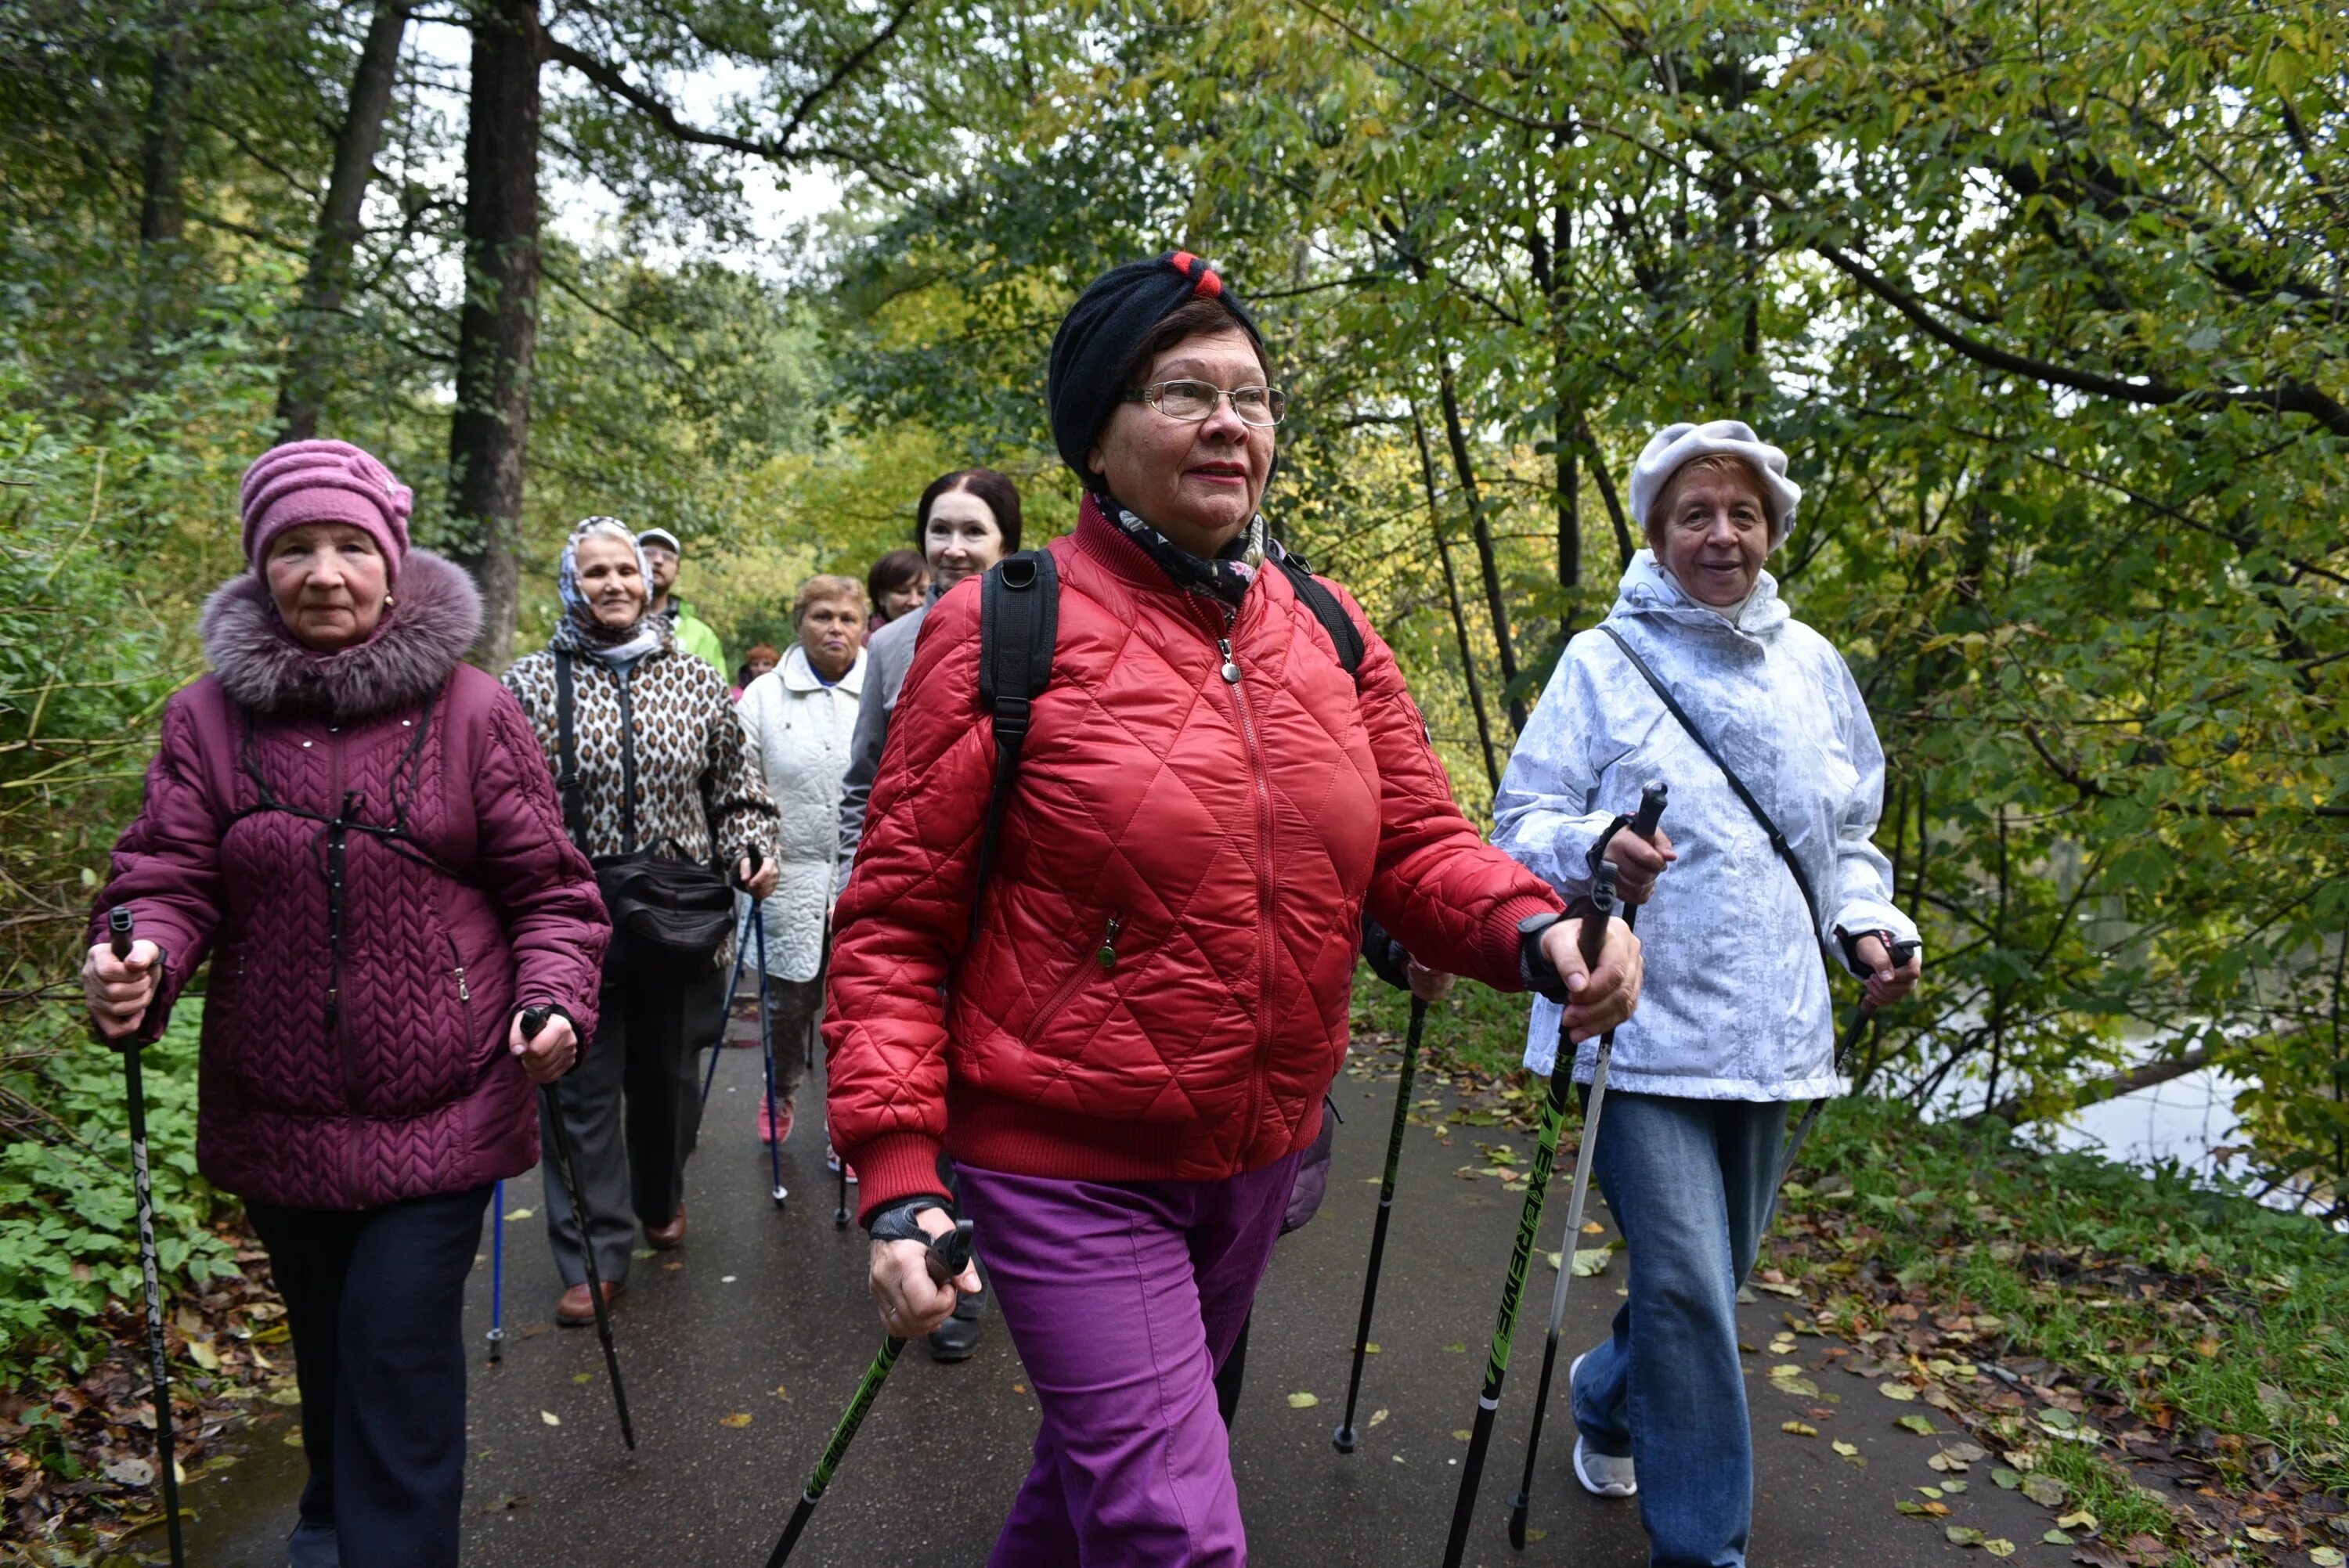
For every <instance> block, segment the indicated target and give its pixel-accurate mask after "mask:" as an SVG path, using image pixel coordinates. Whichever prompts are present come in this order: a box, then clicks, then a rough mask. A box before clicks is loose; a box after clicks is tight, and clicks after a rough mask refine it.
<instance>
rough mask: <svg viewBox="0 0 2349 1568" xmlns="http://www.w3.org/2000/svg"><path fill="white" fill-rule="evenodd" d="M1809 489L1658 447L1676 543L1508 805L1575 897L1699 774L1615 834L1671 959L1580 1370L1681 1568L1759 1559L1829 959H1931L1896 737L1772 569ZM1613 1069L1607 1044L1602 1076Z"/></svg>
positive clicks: (1643, 509) (1571, 666)
mask: <svg viewBox="0 0 2349 1568" xmlns="http://www.w3.org/2000/svg"><path fill="white" fill-rule="evenodd" d="M1802 494H1803V492H1802V490H1801V489H1800V488H1799V487H1798V486H1796V485H1795V483H1794V482H1793V481H1792V480H1789V479H1787V477H1786V454H1785V453H1784V452H1783V451H1780V450H1779V449H1777V448H1776V447H1774V446H1771V445H1769V444H1768V443H1766V442H1764V441H1763V440H1761V439H1759V438H1757V437H1756V436H1755V435H1754V432H1753V430H1751V429H1750V428H1747V427H1746V426H1744V425H1743V424H1740V423H1738V422H1736V421H1735V420H1731V419H1723V420H1716V421H1714V422H1713V423H1710V424H1704V425H1686V424H1682V425H1673V426H1671V427H1669V428H1666V429H1664V430H1662V431H1661V432H1659V433H1658V434H1657V436H1656V437H1655V438H1654V439H1652V440H1651V441H1650V442H1649V443H1648V446H1647V449H1646V450H1645V451H1643V452H1642V453H1641V454H1640V461H1639V465H1638V467H1637V468H1636V469H1633V471H1632V476H1631V514H1632V516H1633V518H1634V519H1635V520H1636V521H1638V522H1639V523H1640V526H1641V527H1642V528H1643V529H1644V530H1645V531H1646V533H1647V539H1648V546H1649V547H1648V548H1647V549H1645V550H1642V551H1640V552H1639V554H1637V555H1636V556H1634V557H1633V558H1632V561H1631V564H1630V567H1629V568H1628V569H1627V570H1626V571H1625V572H1624V573H1623V582H1622V586H1621V589H1620V591H1619V596H1618V598H1617V599H1616V601H1615V608H1614V610H1613V612H1612V613H1611V614H1609V616H1608V617H1607V619H1606V620H1605V621H1604V622H1603V623H1602V624H1600V625H1599V627H1598V628H1597V629H1595V630H1592V631H1589V632H1586V633H1584V634H1582V635H1581V636H1578V637H1577V638H1575V639H1574V641H1573V642H1572V643H1571V644H1569V645H1568V647H1567V650H1566V656H1565V657H1564V658H1562V659H1561V660H1559V661H1558V666H1557V674H1556V675H1554V676H1551V677H1550V682H1549V686H1548V689H1547V690H1546V691H1545V692H1544V693H1543V694H1542V699H1541V704H1540V707H1538V708H1537V709H1536V711H1535V713H1534V716H1533V719H1532V722H1530V723H1529V724H1528V725H1526V731H1525V734H1524V736H1523V737H1522V738H1520V739H1519V741H1518V743H1517V749H1516V754H1515V755H1514V756H1512V757H1511V758H1509V770H1508V773H1507V775H1506V777H1505V778H1504V779H1502V781H1501V792H1500V795H1499V797H1498V799H1496V800H1495V803H1494V818H1495V830H1494V835H1493V836H1494V841H1495V842H1496V843H1498V844H1499V845H1501V847H1502V848H1504V849H1506V850H1507V851H1509V852H1510V853H1511V854H1512V855H1514V856H1516V858H1517V859H1518V860H1519V861H1522V862H1524V863H1525V865H1526V866H1527V867H1528V868H1529V869H1531V870H1533V871H1535V872H1538V873H1540V874H1541V876H1543V877H1544V878H1545V879H1546V880H1547V881H1548V882H1549V883H1550V885H1551V886H1552V887H1554V888H1556V889H1557V892H1559V893H1560V894H1562V895H1564V896H1565V897H1567V898H1568V899H1569V900H1571V899H1573V898H1575V897H1578V896H1579V895H1582V894H1585V893H1588V891H1589V889H1590V882H1591V876H1592V872H1593V868H1592V866H1591V864H1590V856H1591V852H1592V850H1593V848H1594V846H1595V845H1597V844H1598V843H1599V840H1600V837H1601V835H1602V834H1604V833H1605V832H1606V830H1607V829H1608V827H1609V824H1610V823H1612V822H1613V821H1615V820H1617V817H1618V815H1619V814H1629V813H1630V812H1632V811H1635V810H1637V809H1638V805H1639V799H1640V787H1641V786H1642V785H1643V784H1644V783H1645V782H1646V781H1647V780H1649V779H1663V780H1664V781H1665V782H1666V783H1668V784H1670V785H1671V806H1670V808H1669V809H1668V810H1666V812H1665V814H1664V823H1663V829H1662V830H1661V831H1660V832H1659V833H1658V834H1657V835H1656V838H1655V840H1654V841H1652V842H1651V841H1644V840H1640V839H1638V838H1635V837H1633V836H1632V835H1631V834H1630V833H1629V832H1621V833H1617V834H1616V835H1615V836H1614V837H1613V838H1611V839H1610V840H1609V841H1608V847H1607V849H1606V850H1605V851H1604V854H1603V856H1602V858H1604V859H1606V860H1608V861H1612V862H1614V864H1615V866H1616V870H1617V874H1618V877H1619V882H1620V885H1621V887H1622V890H1623V893H1624V896H1625V897H1626V898H1627V899H1628V900H1630V902H1632V903H1640V904H1642V906H1643V907H1642V908H1641V910H1640V942H1641V943H1642V944H1643V945H1644V951H1645V953H1646V956H1647V964H1648V988H1647V993H1646V995H1644V996H1643V997H1642V999H1641V1001H1640V1011H1639V1013H1638V1014H1637V1016H1634V1017H1632V1018H1631V1019H1630V1021H1629V1022H1627V1023H1625V1024H1624V1025H1623V1026H1621V1027H1620V1028H1619V1030H1618V1031H1617V1036H1616V1046H1615V1056H1614V1059H1613V1063H1612V1066H1611V1068H1610V1071H1609V1081H1608V1095H1607V1102H1606V1109H1605V1111H1604V1113H1603V1115H1602V1117H1601V1120H1600V1125H1599V1141H1598V1145H1597V1148H1596V1149H1595V1150H1594V1151H1593V1164H1594V1166H1595V1169H1596V1172H1597V1175H1598V1177H1599V1185H1600V1188H1601V1190H1602V1191H1605V1193H1606V1194H1607V1202H1608V1206H1609V1209H1611V1210H1612V1211H1613V1212H1614V1215H1615V1219H1616V1222H1617V1223H1618V1224H1619V1225H1620V1226H1621V1227H1622V1230H1623V1237H1624V1240H1625V1242H1626V1243H1628V1244H1629V1247H1630V1295H1629V1298H1628V1299H1627V1300H1626V1301H1625V1303H1624V1305H1623V1306H1622V1307H1621V1308H1620V1309H1619V1311H1618V1312H1617V1314H1616V1316H1615V1324H1614V1331H1613V1333H1612V1334H1611V1336H1609V1338H1608V1339H1606V1340H1605V1341H1603V1342H1601V1343H1600V1344H1599V1346H1597V1347H1595V1348H1594V1349H1592V1350H1591V1351H1590V1352H1588V1354H1587V1355H1584V1356H1581V1357H1577V1358H1576V1360H1575V1362H1574V1365H1573V1369H1572V1370H1571V1371H1570V1372H1569V1374H1568V1382H1569V1384H1570V1386H1571V1388H1572V1403H1573V1408H1574V1419H1575V1427H1576V1440H1575V1446H1574V1470H1575V1475H1576V1477H1577V1478H1578V1480H1581V1482H1582V1484H1583V1485H1584V1486H1585V1487H1586V1488H1588V1490H1589V1491H1592V1492H1595V1493H1597V1494H1598V1495H1599V1496H1601V1497H1630V1496H1631V1495H1632V1494H1633V1493H1634V1492H1637V1493H1638V1494H1639V1496H1640V1516H1641V1520H1642V1522H1644V1523H1645V1524H1646V1525H1647V1527H1648V1537H1649V1547H1650V1553H1651V1557H1650V1561H1651V1563H1654V1564H1657V1565H1660V1568H1662V1565H1669V1568H1743V1564H1744V1562H1745V1545H1746V1534H1747V1530H1748V1527H1749V1524H1750V1522H1751V1520H1752V1513H1753V1504H1752V1499H1753V1480H1754V1463H1753V1451H1752V1446H1751V1443H1750V1440H1749V1435H1748V1434H1749V1428H1748V1426H1747V1419H1746V1409H1745V1388H1744V1368H1743V1367H1741V1366H1740V1364H1739V1361H1738V1350H1737V1324H1736V1318H1735V1302H1736V1296H1737V1288H1738V1285H1739V1284H1740V1283H1741V1282H1742V1281H1743V1280H1744V1275H1745V1273H1746V1271H1747V1270H1748V1269H1750V1268H1751V1267H1752V1266H1753V1264H1754V1251H1755V1248H1756V1247H1757V1245H1758V1244H1759V1243H1760V1240H1761V1234H1762V1228H1763V1227H1764V1225H1765V1224H1767V1223H1768V1222H1769V1216H1770V1206H1771V1200H1772V1197H1773V1196H1774V1194H1775V1191H1776V1190H1777V1182H1778V1175H1779V1171H1778V1164H1779V1158H1780V1156H1779V1140H1780V1138H1781V1136H1782V1131H1783V1129H1784V1127H1785V1117H1786V1108H1787V1105H1788V1103H1789V1102H1790V1101H1793V1100H1796V1099H1816V1098H1818V1097H1821V1096H1825V1095H1831V1094H1834V1093H1836V1092H1837V1090H1838V1088H1840V1080H1839V1079H1838V1078H1837V1072H1836V1064H1835V1061H1834V1049H1835V1047H1834V1025H1835V1020H1834V1016H1833V1003H1832V998H1831V997H1830V995H1829V994H1828V991H1827V977H1826V970H1825V966H1824V965H1822V963H1821V961H1820V958H1821V954H1822V952H1823V951H1826V952H1832V953H1834V954H1835V955H1836V957H1837V960H1839V961H1840V962H1842V963H1843V964H1845V965H1847V966H1848V967H1849V968H1850V969H1851V970H1852V971H1853V972H1854V973H1855V974H1857V975H1860V976H1862V977H1863V978H1864V980H1865V982H1866V985H1867V991H1868V1000H1869V1001H1870V1002H1872V1003H1875V1004H1877V1005H1878V1006H1882V1005H1884V1004H1886V1003H1889V1002H1892V1001H1895V1000H1898V999H1899V997H1901V996H1903V995H1907V994H1908V992H1909V988H1910V987H1911V986H1912V985H1915V984H1916V980H1917V975H1918V959H1917V958H1916V957H1914V956H1911V957H1910V958H1909V959H1908V960H1907V961H1906V962H1905V963H1902V964H1900V965H1897V966H1896V965H1894V964H1893V963H1892V962H1891V959H1890V956H1889V949H1890V948H1891V946H1892V945H1893V944H1895V943H1897V942H1906V941H1911V940H1914V938H1915V937H1916V935H1917V928H1916V926H1915V925H1914V924H1913V923H1910V921H1909V917H1908V916H1907V915H1905V914H1903V913H1901V912H1900V911H1899V909H1897V908H1896V907H1894V905H1893V903H1892V892H1891V888H1890V886H1889V881H1890V874H1889V873H1890V871H1891V867H1890V866H1889V863H1888V862H1887V861H1886V860H1885V858H1884V857H1883V856H1882V855H1881V854H1878V852H1877V850H1876V846H1875V845H1874V844H1873V843H1872V842H1871V841H1870V838H1871V835H1872V834H1873V833H1874V832H1875V830H1876V822H1877V818H1878V814H1879V812H1880V811H1881V810H1882V805H1883V794H1884V753H1883V751H1882V749H1881V748H1879V747H1878V744H1877V739H1876V730H1875V728H1874V727H1873V726H1872V725H1871V724H1870V722H1869V720H1868V708H1867V705H1866V704H1865V703H1864V702H1863V701H1862V700H1861V698H1860V694H1859V687H1858V686H1857V685H1856V684H1855V683H1854V682H1853V680H1852V678H1851V672H1850V671H1849V670H1848V669H1847V668H1846V667H1845V665H1844V662H1843V656H1842V655H1840V654H1838V653H1837V651H1836V649H1835V646H1834V645H1833V644H1831V643H1829V642H1828V641H1827V640H1826V638H1825V637H1823V636H1821V635H1819V634H1818V633H1816V632H1815V631H1813V630H1812V629H1811V628H1810V627H1808V626H1806V625H1804V624H1802V623H1801V622H1800V621H1797V620H1795V618H1794V616H1793V615H1792V614H1789V613H1788V611H1787V609H1786V606H1785V603H1784V602H1783V601H1782V600H1780V599H1779V597H1778V585H1777V583H1776V582H1775V580H1774V579H1773V578H1772V577H1771V575H1770V574H1769V573H1767V572H1764V570H1763V569H1762V563H1763V562H1764V560H1765V559H1766V558H1767V557H1768V555H1769V554H1770V552H1772V551H1774V550H1775V549H1776V548H1777V547H1778V546H1779V545H1781V544H1783V543H1785V540H1786V536H1787V534H1788V533H1789V532H1790V531H1792V530H1793V528H1794V525H1795V503H1796V502H1797V501H1799V500H1801V499H1802ZM1651 676H1652V677H1653V684H1651V678H1650V677H1651ZM1659 686H1661V688H1662V690H1663V691H1667V692H1669V693H1670V694H1671V703H1670V704H1668V703H1667V702H1666V700H1665V698H1664V696H1662V695H1661V693H1660V691H1659V690H1658V687H1659ZM1675 705H1676V706H1677V707H1679V709H1680V710H1681V713H1682V714H1685V715H1686V717H1687V722H1685V723H1683V722H1682V719H1681V718H1680V717H1677V716H1676V715H1675V714H1674V712H1673V706H1675ZM1700 735H1701V736H1702V739H1700V738H1699V736H1700ZM1715 755H1717V756H1718V757H1719V758H1720V761H1719V762H1716V761H1715V760H1714V759H1713V758H1714V756H1715ZM1723 764H1725V765H1726V768H1727V769H1733V770H1734V771H1735V774H1736V776H1737V778H1738V779H1740V780H1741V781H1742V782H1743V784H1744V787H1745V789H1747V790H1749V791H1750V792H1751V793H1752V795H1753V797H1754V803H1755V804H1756V805H1758V806H1760V807H1761V809H1762V810H1763V811H1765V812H1767V814H1768V815H1769V817H1770V819H1771V820H1772V821H1773V822H1774V823H1775V828H1776V834H1777V835H1783V847H1784V851H1785V852H1784V853H1781V850H1780V845H1779V844H1778V843H1776V842H1774V836H1775V835H1774V833H1773V832H1772V830H1770V829H1769V828H1765V827H1764V823H1763V821H1762V820H1761V815H1760V814H1759V813H1757V812H1756V811H1755V810H1754V809H1753V807H1751V806H1749V805H1748V804H1747V803H1746V802H1745V801H1744V799H1741V798H1740V797H1739V795H1738V792H1737V790H1736V789H1734V788H1733V786H1732V785H1731V783H1730V777H1729V773H1728V772H1727V771H1725V770H1724V768H1723ZM1557 1014H1558V1009H1557V1007H1556V1006H1554V1005H1552V1004H1548V1003H1545V1002H1537V1003H1536V1004H1535V1006H1534V1019H1533V1028H1532V1037H1531V1042H1530V1046H1529V1048H1528V1050H1527V1052H1526V1065H1527V1066H1529V1067H1535V1068H1538V1069H1539V1070H1540V1071H1543V1072H1547V1071H1548V1070H1549V1068H1550V1063H1551V1060H1552V1057H1553V1054H1554V1052H1555V1050H1556V1048H1557ZM1595 1057H1596V1051H1595V1049H1594V1048H1593V1047H1591V1046H1590V1045H1588V1044H1586V1045H1585V1046H1584V1047H1583V1048H1582V1053H1581V1059H1580V1060H1579V1061H1578V1063H1577V1064H1576V1068H1575V1076H1576V1078H1577V1079H1578V1080H1579V1081H1583V1082H1588V1080H1589V1078H1590V1077H1591V1068H1592V1064H1593V1062H1594V1060H1595Z"/></svg>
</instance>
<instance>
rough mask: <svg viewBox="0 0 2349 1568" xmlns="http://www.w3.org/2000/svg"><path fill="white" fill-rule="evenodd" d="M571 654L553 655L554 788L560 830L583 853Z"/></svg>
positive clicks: (584, 829) (583, 815)
mask: <svg viewBox="0 0 2349 1568" xmlns="http://www.w3.org/2000/svg"><path fill="white" fill-rule="evenodd" d="M571 709H572V695H571V655H569V654H566V653H564V652H561V651H560V650H557V652H556V653H555V655H554V789H555V792H556V793H557V794H559V795H561V796H562V797H563V830H564V832H566V833H569V834H570V835H571V841H572V842H573V843H574V844H576V845H577V846H579V852H580V853H581V854H583V855H584V854H585V853H586V852H587V809H586V807H585V806H584V805H582V804H581V803H580V799H579V749H578V747H577V745H576V743H575V742H574V739H573V737H572V733H571Z"/></svg>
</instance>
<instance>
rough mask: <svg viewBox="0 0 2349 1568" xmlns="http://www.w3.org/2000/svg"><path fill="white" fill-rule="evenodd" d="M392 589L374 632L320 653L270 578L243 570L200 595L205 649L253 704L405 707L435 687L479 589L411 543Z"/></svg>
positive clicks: (467, 640) (475, 632) (467, 642)
mask: <svg viewBox="0 0 2349 1568" xmlns="http://www.w3.org/2000/svg"><path fill="white" fill-rule="evenodd" d="M392 598H393V601H394V602H393V604H392V607H391V608H390V609H389V610H388V611H387V612H385V614H384V617H383V620H382V622H381V624H378V626H377V627H376V629H375V634H374V635H373V636H370V637H369V638H368V639H367V641H366V642H364V643H361V644H359V645H357V646H355V647H349V648H345V649H343V650H341V651H340V652H338V653H332V654H321V653H318V652H316V651H315V650H313V649H310V648H305V647H304V646H303V645H301V644H300V643H298V642H296V641H295V640H294V636H293V634H292V633H290V632H288V631H287V630H286V629H285V623H284V622H283V621H281V620H280V619H278V615H277V606H276V604H275V603H274V602H273V601H272V600H271V599H270V597H269V585H268V584H267V583H264V582H263V581H262V580H261V579H260V577H258V576H256V575H255V574H254V573H250V572H247V573H242V574H240V575H238V576H236V577H233V578H231V579H230V580H229V581H228V582H227V583H223V584H222V585H221V587H219V588H218V589H217V590H215V591H214V592H213V593H212V597H211V598H210V599H208V600H206V601H205V603H204V613H203V618H202V623H201V625H202V634H203V639H204V655H205V657H206V658H207V659H208V660H210V662H211V664H212V673H213V674H214V675H216V676H219V677H220V683H221V685H222V686H223V687H225V688H226V689H227V691H228V695H229V696H231V697H233V698H234V699H235V700H236V701H237V702H238V703H239V704H240V705H242V706H243V707H249V708H252V709H253V710H254V711H255V712H257V713H274V714H293V713H325V714H333V715H334V716H335V717H338V718H346V719H358V718H367V717H373V716H374V715H376V714H379V713H385V712H388V711H390V710H392V709H394V708H400V707H409V706H410V705H411V704H414V703H419V702H421V701H423V700H424V698H426V697H427V696H430V695H431V694H432V693H434V692H436V691H438V690H440V686H441V684H442V683H443V682H445V681H446V680H448V678H449V672H450V670H452V669H454V668H456V666H457V661H458V660H460V659H461V658H463V657H464V656H465V653H466V650H467V649H469V648H471V646H472V645H473V640H474V639H475V638H476V637H477V636H479V635H480V634H481V594H480V593H477V592H476V591H475V590H474V588H473V581H472V579H471V578H470V577H468V576H467V575H465V573H463V572H462V571H461V570H460V569H459V568H457V567H455V566H452V565H450V563H449V562H446V561H443V560H442V559H441V558H440V557H439V556H437V555H434V554H431V553H429V552H426V551H421V550H412V551H410V552H409V555H408V559H407V560H406V561H405V562H402V563H401V565H400V570H399V581H398V583H397V584H396V585H395V586H394V588H393V590H392Z"/></svg>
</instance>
